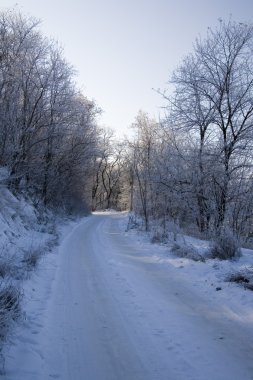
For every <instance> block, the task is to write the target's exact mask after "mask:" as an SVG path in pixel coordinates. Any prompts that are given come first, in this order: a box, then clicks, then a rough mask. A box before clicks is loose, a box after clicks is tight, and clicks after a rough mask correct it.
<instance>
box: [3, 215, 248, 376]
mask: <svg viewBox="0 0 253 380" xmlns="http://www.w3.org/2000/svg"><path fill="white" fill-rule="evenodd" d="M126 224H127V220H126V216H124V215H122V214H119V213H108V214H106V213H101V214H99V213H97V214H95V215H93V216H91V217H88V218H85V219H83V220H81V221H80V222H78V223H77V222H76V223H73V224H72V225H71V226H68V227H65V230H64V231H63V235H64V236H65V238H64V240H63V241H62V242H61V244H60V246H59V254H58V255H47V256H46V257H45V260H43V261H42V262H41V265H40V266H39V269H38V271H37V272H36V273H34V274H33V276H32V278H31V279H30V281H29V283H28V282H27V283H26V288H25V294H26V300H25V309H26V311H27V315H28V317H27V320H26V321H24V323H23V326H20V328H17V329H16V336H15V337H14V338H13V343H14V344H13V345H12V346H10V347H9V350H8V351H6V375H5V377H4V378H5V379H6V380H23V379H25V380H45V379H51V378H59V379H61V380H80V379H88V380H90V379H92V380H129V379H131V380H144V379H145V380H168V379H173V380H184V379H191V380H203V379H205V380H213V379H216V380H238V379H244V380H252V378H253V365H252V352H253V335H252V327H253V308H252V294H253V293H252V292H251V291H249V290H244V289H243V288H241V287H239V286H238V285H236V284H233V283H227V282H225V281H224V275H225V274H227V273H228V272H229V271H230V269H231V270H232V266H233V265H237V266H238V267H239V266H240V265H245V262H246V261H247V262H248V260H250V262H251V256H250V252H249V251H247V252H245V255H243V257H242V258H240V259H239V260H238V262H237V263H232V262H230V263H221V262H218V261H216V260H207V261H206V262H205V263H203V262H193V261H191V260H189V259H182V258H177V257H175V256H174V255H173V254H172V253H171V252H170V249H169V247H168V246H160V245H156V244H153V245H151V244H150V243H149V241H148V240H147V238H146V237H145V236H140V234H138V233H137V232H136V231H129V232H125V227H126ZM63 235H62V236H63ZM191 243H192V244H196V245H197V244H198V245H199V249H203V246H202V245H203V244H205V243H203V242H199V241H198V240H196V241H195V243H194V241H193V239H191ZM200 245H201V247H200ZM217 288H221V290H219V291H218V290H216V289H217Z"/></svg>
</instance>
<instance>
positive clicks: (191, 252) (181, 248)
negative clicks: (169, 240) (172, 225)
mask: <svg viewBox="0 0 253 380" xmlns="http://www.w3.org/2000/svg"><path fill="white" fill-rule="evenodd" d="M171 252H173V253H174V254H175V255H177V256H178V257H184V258H187V259H190V260H193V261H202V262H204V261H205V258H204V257H203V256H202V255H200V254H199V253H198V252H197V251H196V249H195V248H194V247H193V246H192V245H189V244H178V243H175V244H174V245H173V246H172V248H171Z"/></svg>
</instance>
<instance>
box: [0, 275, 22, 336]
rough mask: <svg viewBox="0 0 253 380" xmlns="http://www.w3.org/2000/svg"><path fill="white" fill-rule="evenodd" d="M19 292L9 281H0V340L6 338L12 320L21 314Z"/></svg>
mask: <svg viewBox="0 0 253 380" xmlns="http://www.w3.org/2000/svg"><path fill="white" fill-rule="evenodd" d="M20 301H21V292H20V290H19V289H18V288H17V287H16V286H15V285H13V284H12V283H11V282H5V281H2V282H0V342H3V341H4V340H5V338H6V335H7V332H8V329H9V327H10V325H11V323H12V322H13V321H16V320H17V319H18V318H19V317H20V316H21V306H20Z"/></svg>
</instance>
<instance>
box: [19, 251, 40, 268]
mask: <svg viewBox="0 0 253 380" xmlns="http://www.w3.org/2000/svg"><path fill="white" fill-rule="evenodd" d="M42 254H43V251H42V248H37V249H31V250H29V251H27V252H26V253H25V254H24V258H23V260H22V262H23V263H24V264H25V265H26V269H27V270H33V269H35V268H36V266H37V264H38V262H39V260H40V258H41V256H42Z"/></svg>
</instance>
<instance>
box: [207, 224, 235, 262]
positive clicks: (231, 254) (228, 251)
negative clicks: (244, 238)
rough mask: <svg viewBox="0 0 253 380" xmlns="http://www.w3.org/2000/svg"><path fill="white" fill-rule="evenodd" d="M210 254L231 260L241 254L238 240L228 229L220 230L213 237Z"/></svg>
mask: <svg viewBox="0 0 253 380" xmlns="http://www.w3.org/2000/svg"><path fill="white" fill-rule="evenodd" d="M210 256H211V258H213V259H219V260H231V259H236V258H239V257H240V256H241V248H240V245H239V241H238V239H237V238H236V237H235V236H234V235H233V233H232V232H231V231H230V230H224V231H221V232H220V233H219V234H218V235H217V236H216V237H215V239H214V241H213V244H212V247H211V250H210Z"/></svg>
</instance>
